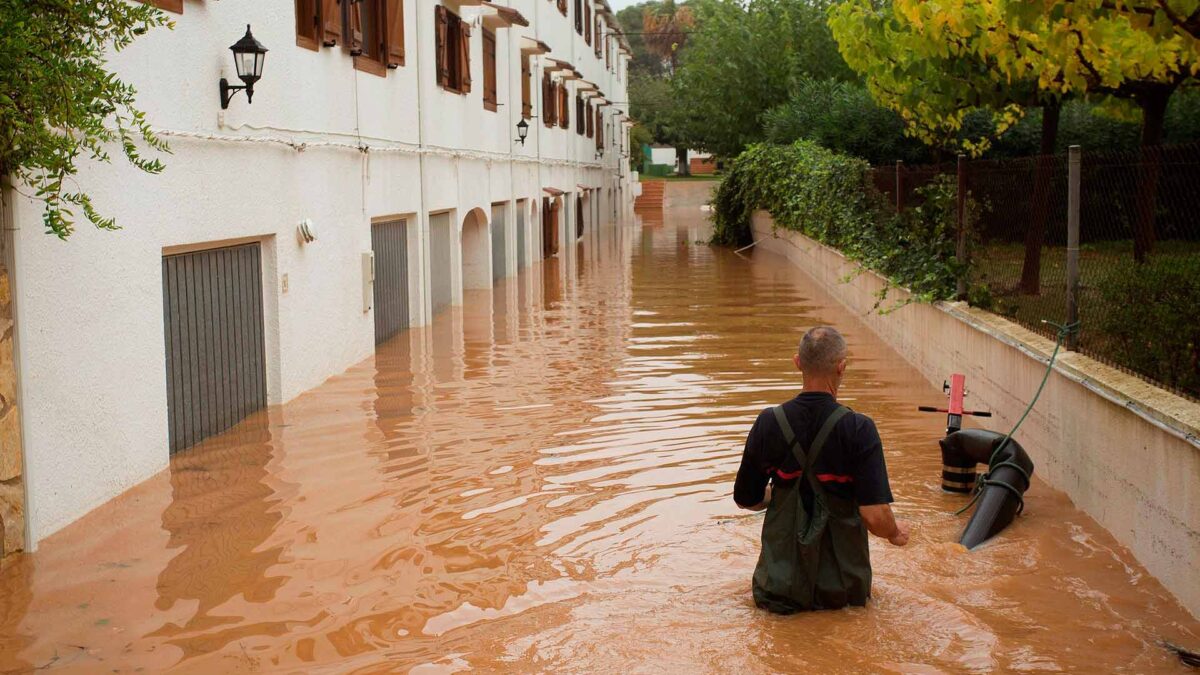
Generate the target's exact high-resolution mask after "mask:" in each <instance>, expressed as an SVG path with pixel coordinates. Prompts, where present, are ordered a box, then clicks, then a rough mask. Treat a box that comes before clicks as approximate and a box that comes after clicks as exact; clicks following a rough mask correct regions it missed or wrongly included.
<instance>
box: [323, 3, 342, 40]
mask: <svg viewBox="0 0 1200 675" xmlns="http://www.w3.org/2000/svg"><path fill="white" fill-rule="evenodd" d="M320 35H321V44H323V45H325V46H326V47H333V46H334V45H336V44H337V43H338V42H340V41H341V39H342V5H341V3H340V2H339V0H321V31H320Z"/></svg>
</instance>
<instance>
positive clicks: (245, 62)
mask: <svg viewBox="0 0 1200 675" xmlns="http://www.w3.org/2000/svg"><path fill="white" fill-rule="evenodd" d="M229 51H231V52H233V65H234V67H235V68H237V74H238V78H239V79H240V80H241V81H242V82H244V83H245V84H243V85H241V86H237V85H231V84H229V81H228V80H226V79H225V78H223V77H222V78H221V110H225V109H226V108H228V107H229V101H230V99H232V98H233V95H234V94H236V93H237V92H239V91H241V90H243V89H245V90H246V102H248V103H250V102H253V100H254V83H255V82H258V80H259V78H261V77H262V69H263V61H265V60H266V59H267V48H266V47H264V46H262V43H261V42H259V41H258V40H256V39H254V35H253V34H252V33H251V32H250V24H246V34H245V35H243V36H242V39H241V40H238V41H237V42H235V43H233V46H231V47H230V48H229Z"/></svg>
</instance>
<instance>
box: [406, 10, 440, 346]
mask: <svg viewBox="0 0 1200 675" xmlns="http://www.w3.org/2000/svg"><path fill="white" fill-rule="evenodd" d="M416 7H417V40H416V42H417V44H416V47H417V48H416V49H415V50H413V51H415V52H416V59H415V60H416V73H417V162H418V165H417V168H418V173H419V174H420V178H419V180H418V182H419V188H418V192H419V193H420V197H419V202H420V203H419V205H418V207H417V209H418V210H417V251H418V255H417V277H418V279H419V280H420V282H421V283H420V284H419V287H418V291H419V293H418V295H419V297H420V299H421V325H423V326H427V325H429V324H432V323H433V316H432V314H433V311H432V305H431V303H432V297H433V280H432V279H431V278H430V275H429V259H428V257H429V256H428V255H427V253H428V251H429V210H428V209H427V208H426V206H425V203H426V202H425V200H426V195H425V107H424V102H423V100H424V93H425V77H424V72H425V69H424V68H422V67H421V44H422V42H421V26H422V25H423V24H424V23H425V21H424V20H423V18H422V17H421V11H420V9H421V6H420V3H418V4H417V5H416ZM434 76H435V77H436V72H435V74H434ZM427 299H429V301H428V302H427V301H426V300H427ZM411 304H412V300H409V305H410V306H411Z"/></svg>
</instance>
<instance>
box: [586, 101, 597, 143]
mask: <svg viewBox="0 0 1200 675" xmlns="http://www.w3.org/2000/svg"><path fill="white" fill-rule="evenodd" d="M587 137H588V138H595V137H596V115H595V113H593V112H592V104H591V103H589V104H588V105H587Z"/></svg>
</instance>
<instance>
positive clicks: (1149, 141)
mask: <svg viewBox="0 0 1200 675" xmlns="http://www.w3.org/2000/svg"><path fill="white" fill-rule="evenodd" d="M1173 89H1174V88H1173V87H1170V88H1168V87H1156V88H1154V89H1152V90H1150V91H1149V92H1147V93H1146V94H1145V95H1143V96H1141V97H1139V98H1138V105H1140V106H1141V108H1142V145H1141V156H1142V158H1141V172H1140V173H1141V176H1140V179H1139V180H1138V191H1137V208H1136V210H1135V211H1134V217H1135V218H1137V220H1136V221H1135V222H1134V225H1133V259H1134V260H1136V261H1137V262H1145V261H1146V258H1147V256H1149V255H1150V253H1151V252H1153V250H1154V243H1155V240H1156V238H1157V237H1156V235H1155V232H1154V208H1155V206H1156V204H1157V202H1158V174H1159V170H1160V163H1161V160H1162V157H1161V152H1160V147H1159V146H1160V145H1161V144H1162V137H1163V123H1164V122H1165V120H1166V116H1167V102H1168V101H1169V100H1170V99H1171V91H1172V90H1173Z"/></svg>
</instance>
